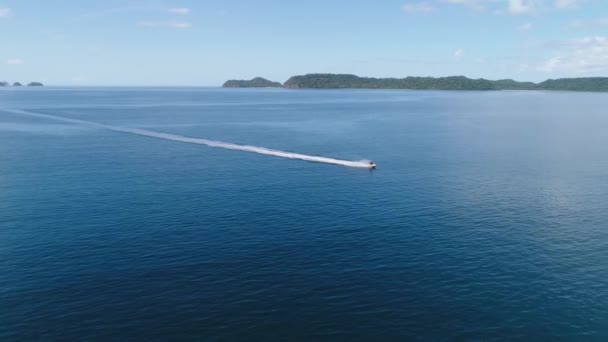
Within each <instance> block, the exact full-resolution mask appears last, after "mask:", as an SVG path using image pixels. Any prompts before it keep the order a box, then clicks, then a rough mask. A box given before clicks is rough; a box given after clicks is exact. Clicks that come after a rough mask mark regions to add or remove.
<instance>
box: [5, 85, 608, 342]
mask: <svg viewBox="0 0 608 342" xmlns="http://www.w3.org/2000/svg"><path fill="white" fill-rule="evenodd" d="M606 108H608V95H606V94H601V93H573V92H539V91H501V92H442V91H392V90H390V91H389V90H387V91H384V90H281V89H221V88H60V87H47V88H40V89H38V88H36V89H34V88H21V89H14V88H7V89H0V340H3V341H17V340H44V341H51V340H109V339H110V340H112V339H113V340H128V339H138V340H191V339H198V340H409V339H421V340H432V341H437V340H606V339H608V158H607V156H608V113H607V112H606ZM32 114H35V115H32ZM36 115H38V116H36ZM66 119H67V120H66ZM70 120H71V121H70ZM76 120H79V121H76ZM108 127H110V128H111V129H108ZM134 130H144V131H146V132H147V131H151V132H156V133H166V134H170V135H171V136H178V137H189V138H198V139H204V140H205V141H207V140H209V141H219V142H226V143H231V144H238V145H248V146H253V147H256V148H257V147H263V148H267V149H273V150H279V151H287V152H294V153H298V154H304V155H310V156H321V157H327V158H334V159H339V160H345V161H355V162H358V161H368V160H372V161H374V162H375V163H376V164H377V169H376V170H369V169H367V168H357V167H349V166H345V165H336V164H328V163H320V162H310V161H304V160H299V159H290V158H282V157H280V156H275V155H265V154H258V153H252V152H250V151H240V150H234V149H225V148H221V147H209V146H206V145H204V144H203V145H201V144H198V143H189V142H183V141H177V140H171V139H164V138H162V137H160V138H159V137H155V136H149V135H148V136H146V135H140V134H135V133H133V131H134ZM156 133H155V134H156Z"/></svg>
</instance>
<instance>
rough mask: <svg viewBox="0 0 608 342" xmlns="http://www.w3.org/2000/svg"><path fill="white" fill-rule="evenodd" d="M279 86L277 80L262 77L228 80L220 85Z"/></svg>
mask: <svg viewBox="0 0 608 342" xmlns="http://www.w3.org/2000/svg"><path fill="white" fill-rule="evenodd" d="M281 86H282V85H281V83H279V82H272V81H269V80H267V79H265V78H262V77H256V78H253V79H251V80H228V81H226V82H224V84H223V85H222V87H224V88H280V87H281Z"/></svg>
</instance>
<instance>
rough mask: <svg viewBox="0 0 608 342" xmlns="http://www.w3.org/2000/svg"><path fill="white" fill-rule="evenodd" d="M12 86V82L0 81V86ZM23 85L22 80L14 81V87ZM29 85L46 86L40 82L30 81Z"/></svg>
mask: <svg viewBox="0 0 608 342" xmlns="http://www.w3.org/2000/svg"><path fill="white" fill-rule="evenodd" d="M10 86H11V84H10V83H8V82H4V81H1V82H0V87H10ZM21 86H23V85H22V84H21V83H20V82H15V83H13V87H21ZM27 86H28V87H42V86H44V84H42V83H40V82H30V83H28V84H27Z"/></svg>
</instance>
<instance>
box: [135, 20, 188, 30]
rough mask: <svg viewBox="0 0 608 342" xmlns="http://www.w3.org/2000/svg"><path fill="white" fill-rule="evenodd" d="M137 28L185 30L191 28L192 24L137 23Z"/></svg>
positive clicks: (169, 22) (175, 22)
mask: <svg viewBox="0 0 608 342" xmlns="http://www.w3.org/2000/svg"><path fill="white" fill-rule="evenodd" d="M137 26H141V27H168V28H177V29H186V28H190V27H192V23H190V22H187V21H140V22H138V23H137Z"/></svg>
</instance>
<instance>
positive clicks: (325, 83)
mask: <svg viewBox="0 0 608 342" xmlns="http://www.w3.org/2000/svg"><path fill="white" fill-rule="evenodd" d="M222 87H223V88H287V89H384V90H390V89H395V90H460V91H468V90H479V91H491V90H493V91H496V90H548V91H555V90H557V91H586V92H608V77H581V78H561V79H549V80H546V81H543V82H540V83H534V82H519V81H515V80H512V79H502V80H496V81H492V80H486V79H483V78H480V79H471V78H468V77H465V76H449V77H405V78H373V77H359V76H356V75H350V74H306V75H298V76H292V77H290V78H289V79H288V80H287V81H285V82H284V83H283V84H281V83H279V82H273V81H270V80H267V79H265V78H262V77H256V78H254V79H251V80H228V81H226V82H225V83H224V84H223V85H222Z"/></svg>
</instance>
